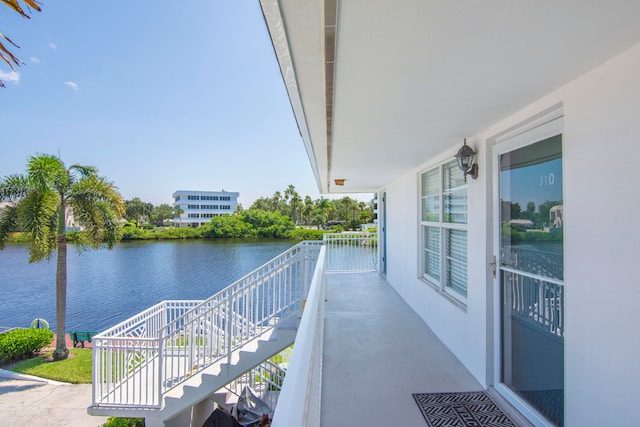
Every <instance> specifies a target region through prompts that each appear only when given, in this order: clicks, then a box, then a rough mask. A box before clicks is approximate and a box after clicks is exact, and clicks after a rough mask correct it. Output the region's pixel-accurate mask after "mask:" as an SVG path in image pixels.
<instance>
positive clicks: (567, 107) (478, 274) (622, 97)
mask: <svg viewBox="0 0 640 427" xmlns="http://www.w3.org/2000/svg"><path fill="white" fill-rule="evenodd" d="M638 76H640V44H638V45H636V46H635V47H633V48H631V49H630V50H628V51H626V52H624V53H622V54H620V55H618V56H617V57H614V58H612V59H610V60H609V61H607V62H606V63H604V64H602V65H600V66H599V67H597V68H596V69H594V70H592V71H590V72H588V73H587V74H585V75H583V76H581V77H578V78H577V79H575V80H574V81H573V82H571V83H569V84H567V85H565V86H563V87H561V88H559V89H557V90H555V91H554V92H552V93H550V94H548V95H547V96H545V97H544V98H543V99H540V100H539V101H537V102H535V103H533V104H531V105H529V106H528V107H526V108H524V109H523V110H521V111H518V112H514V113H513V115H511V116H510V117H508V118H507V119H505V120H503V121H501V122H500V123H496V124H494V125H492V126H491V127H490V128H488V129H486V130H485V131H483V132H482V133H481V134H478V135H476V136H474V137H473V138H469V141H470V145H472V146H473V147H474V148H475V149H476V151H479V167H480V176H479V178H478V179H477V180H475V181H473V180H470V181H469V187H468V196H469V222H468V227H469V228H468V247H469V253H468V291H469V296H468V302H467V311H466V312H464V311H463V310H461V309H460V308H458V307H456V306H455V305H454V304H452V303H451V302H450V301H448V300H447V299H445V298H443V297H442V296H441V295H440V294H438V293H437V292H436V291H434V290H433V288H431V287H430V286H429V285H427V284H426V283H425V282H424V281H422V280H421V279H419V278H418V276H419V267H418V262H419V227H418V219H419V216H418V215H419V212H418V208H419V206H418V200H419V184H418V174H419V172H420V171H422V170H424V169H425V168H427V167H429V166H432V165H434V164H437V163H438V161H440V160H443V159H445V157H447V156H449V158H450V157H451V156H453V154H455V152H456V150H457V149H458V148H459V145H460V144H457V145H456V146H452V147H451V150H450V151H449V152H447V153H443V155H442V156H441V158H439V159H431V160H430V161H427V162H425V163H424V164H423V165H422V166H421V167H420V168H418V169H415V170H411V171H408V172H407V174H405V175H404V176H402V177H400V178H398V179H397V180H395V181H394V182H391V183H389V184H388V185H387V186H386V187H384V188H383V189H381V191H386V192H387V209H386V212H387V218H386V220H387V233H388V234H387V254H388V255H387V280H388V282H389V283H390V284H391V285H392V286H394V287H395V288H396V289H397V291H398V292H399V293H400V295H401V296H403V298H405V299H406V300H407V302H408V303H409V304H410V305H411V307H412V308H413V309H414V310H415V311H416V312H417V313H418V314H419V315H420V316H421V317H422V318H423V319H424V320H425V321H426V322H427V323H428V324H429V326H430V327H431V328H432V329H433V330H434V332H435V333H436V334H437V335H438V336H439V337H440V338H441V339H442V341H443V342H444V343H445V344H446V345H447V346H448V347H449V348H450V349H451V350H452V352H453V353H454V354H455V355H456V356H457V357H458V358H459V359H460V360H461V361H462V363H463V364H464V365H465V366H466V367H467V368H468V369H469V371H470V372H471V373H472V374H473V375H474V376H475V377H476V378H477V379H478V380H479V381H480V382H481V383H482V384H484V385H491V384H493V382H494V378H493V375H494V374H493V369H492V368H493V358H494V355H493V348H494V347H493V346H494V341H493V321H494V319H493V312H494V307H493V305H494V304H493V289H494V287H495V283H494V280H493V276H492V274H491V271H490V267H489V265H488V263H489V262H490V261H491V258H492V255H493V231H492V224H493V195H492V188H493V182H492V179H493V171H492V159H493V155H492V146H490V145H489V143H488V142H487V140H488V139H490V138H491V137H493V136H495V135H497V134H499V133H500V132H503V131H505V130H506V129H509V128H511V127H512V126H516V125H518V124H522V123H524V122H526V121H527V120H528V119H530V118H531V117H533V116H534V115H536V114H538V113H540V112H542V111H544V110H547V109H548V108H550V107H552V106H554V105H558V104H562V110H563V112H564V139H563V140H564V142H563V150H564V153H563V161H564V171H563V180H564V207H565V216H566V218H567V222H566V227H565V228H564V233H565V235H564V242H565V283H566V295H567V297H566V298H567V299H566V307H565V309H566V319H565V320H566V338H565V360H566V363H565V409H566V411H565V416H566V420H565V425H567V426H586V425H594V426H595V425H611V426H614V425H615V426H618V425H640V413H639V412H638V411H637V410H636V406H637V402H638V397H637V390H636V388H637V385H638V384H640V332H638V328H637V326H638V325H640V278H639V277H638V273H637V268H636V264H635V263H636V262H638V260H639V259H640V257H639V255H640V248H639V247H638V244H639V242H640V228H639V227H638V226H637V217H638V214H639V213H640V190H638V188H637V186H638V184H636V182H637V181H638V173H639V172H640V169H639V168H638V162H637V159H639V158H640V78H639V77H638ZM523 84H526V81H524V82H523ZM496 339H497V337H496ZM425 363H428V361H425Z"/></svg>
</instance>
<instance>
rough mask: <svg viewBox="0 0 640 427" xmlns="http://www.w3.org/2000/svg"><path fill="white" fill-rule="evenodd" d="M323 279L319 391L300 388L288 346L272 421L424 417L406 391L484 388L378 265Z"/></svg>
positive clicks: (392, 421)
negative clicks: (288, 360) (284, 375)
mask: <svg viewBox="0 0 640 427" xmlns="http://www.w3.org/2000/svg"><path fill="white" fill-rule="evenodd" d="M325 279H326V280H325V284H326V294H325V300H326V301H325V302H324V316H323V318H324V334H323V336H324V340H323V342H322V343H318V344H319V345H321V346H322V358H321V359H322V366H321V368H320V369H318V370H319V371H321V378H320V379H319V381H318V383H321V393H318V392H317V390H318V389H316V387H315V385H312V386H311V387H309V388H308V392H307V394H306V396H303V395H302V394H301V393H300V392H299V391H300V387H301V385H300V383H299V382H300V381H299V379H296V378H293V375H292V373H293V372H292V371H293V370H294V369H296V368H297V367H296V366H293V365H294V364H295V363H299V362H301V361H300V360H297V359H296V356H298V355H299V353H298V354H296V352H294V356H293V357H294V360H293V361H292V363H291V365H292V366H290V369H289V372H288V376H287V378H286V380H285V384H284V389H283V391H282V394H281V396H280V400H279V403H278V407H277V408H276V414H275V417H274V423H273V425H274V426H294V425H298V426H327V427H329V426H337V425H352V426H371V425H417V426H419V425H426V423H425V420H424V419H423V417H422V414H421V413H420V410H419V409H418V407H417V406H416V404H415V402H414V400H413V398H412V396H411V394H412V393H428V392H455V391H476V390H482V389H483V388H482V386H481V385H480V384H479V383H478V382H477V381H476V380H475V379H474V378H473V376H472V375H471V374H470V373H469V372H468V371H467V370H466V369H465V368H464V367H463V366H462V364H461V363H460V362H459V361H458V360H457V359H456V358H455V356H454V355H453V354H452V353H451V352H450V351H449V350H448V349H447V348H446V347H445V346H444V344H443V343H442V342H441V341H440V340H438V338H437V337H436V336H435V335H434V333H433V332H432V331H431V329H429V327H428V326H427V325H426V324H425V323H424V322H423V321H422V319H420V318H419V317H418V315H417V314H415V312H414V311H413V310H412V309H411V308H410V307H409V306H408V305H407V303H406V302H405V301H404V300H403V299H402V298H400V296H399V295H398V294H397V293H396V292H395V290H393V288H391V286H390V285H389V284H388V283H387V282H386V281H385V280H384V279H383V278H381V277H380V276H379V275H378V274H377V273H374V272H367V273H342V274H335V273H327V274H326V275H325ZM306 314H307V313H306V312H305V315H306ZM303 321H304V319H303ZM303 326H304V325H301V330H300V331H299V332H298V336H299V337H300V335H301V334H303V333H305V334H308V333H309V332H307V331H303V330H302V327H303ZM296 342H298V341H296ZM296 350H300V349H299V348H298V346H297V345H296ZM310 356H311V357H312V358H313V354H312V352H311V354H310ZM316 358H317V356H316ZM303 363H304V362H303ZM307 363H309V362H308V361H307ZM310 371H313V369H311V370H306V369H302V370H301V373H304V372H307V373H308V372H310ZM311 381H313V380H311ZM294 384H295V385H294ZM290 386H291V387H290ZM293 390H298V392H295V391H293ZM301 408H305V410H301ZM295 414H297V415H299V416H300V417H301V418H295V419H294V418H292V416H293V415H295Z"/></svg>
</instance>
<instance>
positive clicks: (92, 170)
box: [69, 163, 98, 178]
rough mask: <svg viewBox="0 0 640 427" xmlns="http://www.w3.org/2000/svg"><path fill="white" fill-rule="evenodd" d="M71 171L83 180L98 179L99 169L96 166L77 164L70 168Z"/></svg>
mask: <svg viewBox="0 0 640 427" xmlns="http://www.w3.org/2000/svg"><path fill="white" fill-rule="evenodd" d="M69 171H71V172H76V173H77V174H78V175H80V177H81V178H89V177H98V168H96V167H95V166H83V165H79V164H77V163H76V164H74V165H71V166H70V167H69Z"/></svg>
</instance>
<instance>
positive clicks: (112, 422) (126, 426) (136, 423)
mask: <svg viewBox="0 0 640 427" xmlns="http://www.w3.org/2000/svg"><path fill="white" fill-rule="evenodd" d="M102 426H103V427H144V418H116V417H110V418H109V419H108V420H107V422H106V423H104V424H103V425H102Z"/></svg>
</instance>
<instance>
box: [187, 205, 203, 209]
mask: <svg viewBox="0 0 640 427" xmlns="http://www.w3.org/2000/svg"><path fill="white" fill-rule="evenodd" d="M187 209H200V205H187Z"/></svg>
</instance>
